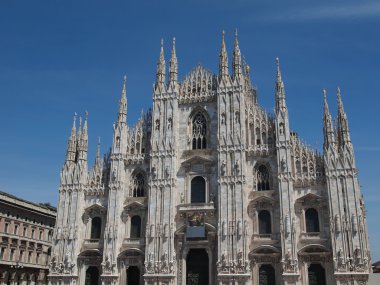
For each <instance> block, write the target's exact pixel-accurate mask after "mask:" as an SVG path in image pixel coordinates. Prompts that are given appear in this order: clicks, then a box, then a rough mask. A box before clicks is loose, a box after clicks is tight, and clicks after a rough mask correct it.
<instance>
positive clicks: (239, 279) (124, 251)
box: [49, 34, 370, 285]
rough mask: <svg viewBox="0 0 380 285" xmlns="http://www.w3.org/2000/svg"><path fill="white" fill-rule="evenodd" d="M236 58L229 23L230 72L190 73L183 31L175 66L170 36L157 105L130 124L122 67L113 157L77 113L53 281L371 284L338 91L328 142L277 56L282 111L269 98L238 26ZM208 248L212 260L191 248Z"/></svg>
mask: <svg viewBox="0 0 380 285" xmlns="http://www.w3.org/2000/svg"><path fill="white" fill-rule="evenodd" d="M231 67H232V72H230V71H229V68H230V65H229V63H228V56H227V51H226V45H225V40H224V34H223V39H222V46H221V50H220V54H219V73H218V74H217V75H215V74H213V73H211V72H210V71H209V70H207V69H206V68H204V67H203V66H201V65H198V66H196V67H195V68H194V69H193V70H192V71H190V73H188V75H187V76H186V77H185V79H184V80H183V81H179V80H178V61H177V56H176V50H175V40H173V46H172V51H171V57H170V61H169V68H168V76H167V74H166V62H165V56H164V47H163V44H162V45H161V51H160V56H159V60H158V63H157V72H156V82H155V85H154V90H153V106H152V109H150V110H149V111H148V112H145V113H142V114H141V118H140V119H139V121H138V122H137V124H136V125H135V126H133V127H130V126H128V125H127V123H126V121H127V120H126V119H127V91H126V90H127V87H126V79H124V83H123V88H122V94H121V99H120V102H119V111H118V116H117V122H116V123H115V124H114V127H113V130H114V132H113V144H112V148H111V150H110V152H109V153H106V154H105V155H104V157H103V158H101V156H100V147H99V146H98V151H97V155H96V160H95V164H94V166H93V168H92V169H90V170H89V169H88V162H87V146H88V134H87V132H88V131H87V121H88V120H87V114H86V118H85V120H84V123H83V125H82V121H81V119H79V126H77V124H76V116H74V123H73V127H72V131H71V134H70V137H69V141H68V145H67V154H66V160H65V163H64V166H63V169H62V172H61V183H60V187H59V205H58V216H57V222H56V226H55V229H54V236H53V238H54V244H53V253H52V258H51V262H50V274H49V283H50V284H51V285H55V284H81V285H82V284H91V282H98V283H102V284H115V285H116V284H123V285H124V284H127V282H129V283H132V284H160V285H163V284H166V285H168V284H173V285H174V284H180V285H182V284H183V285H184V284H197V282H199V280H201V279H202V278H204V280H208V284H210V285H216V284H219V285H222V284H223V285H224V284H259V282H260V284H294V285H301V284H313V283H312V282H313V280H314V279H315V278H320V276H322V275H323V274H322V273H321V272H324V274H325V277H323V279H324V281H325V284H350V285H354V284H355V285H359V284H367V279H368V274H369V272H370V266H369V264H370V252H369V247H368V235H367V224H366V214H365V207H364V202H363V197H362V195H361V192H360V186H359V184H358V177H357V169H356V166H355V156H354V150H353V146H352V144H351V140H350V132H349V128H348V121H347V116H346V113H345V111H344V108H343V103H342V100H341V94H340V91H339V90H338V92H337V97H338V112H337V113H338V115H337V120H336V124H334V123H333V122H335V121H333V119H332V116H331V114H330V111H329V109H328V104H327V98H326V92H325V91H323V95H324V100H325V101H324V114H323V133H324V146H323V150H324V152H323V154H319V153H318V152H317V151H316V150H313V149H311V148H310V147H308V146H307V145H306V144H304V143H303V142H302V141H301V140H300V139H299V138H298V135H297V134H296V133H295V132H292V131H291V128H290V123H289V117H288V109H287V106H286V99H285V89H284V82H283V80H282V76H281V72H280V64H279V61H278V60H277V74H276V79H275V81H276V83H275V103H276V107H275V110H274V113H273V114H271V113H268V112H266V111H265V110H264V109H263V108H262V107H260V105H259V103H258V98H257V91H256V88H255V87H254V85H253V84H252V83H251V78H250V68H249V66H248V64H246V63H245V62H244V61H243V60H242V56H241V52H240V48H239V43H238V37H237V34H236V36H235V42H234V51H233V57H232V64H231ZM289 96H292V95H291V94H290V95H289ZM315 131H317V132H319V131H320V130H315ZM190 256H191V257H190ZM198 256H203V257H204V258H202V261H200V262H202V264H203V265H202V266H203V267H202V268H200V269H199V268H198V267H197V265H196V262H195V263H194V262H192V261H190V259H191V258H194V259H195V260H197V258H198ZM199 260H201V259H199ZM197 268H198V269H197ZM190 269H191V270H190ZM197 270H198V271H197ZM313 274H314V275H313ZM98 275H99V276H98ZM260 276H261V277H260ZM268 276H270V277H268ZM318 276H319V277H318ZM91 278H92V279H91ZM132 278H135V279H133V280H134V281H131V280H132ZM136 278H137V279H136ZM313 278H314V279H313ZM260 279H261V280H260ZM94 280H95V281H94ZM136 280H137V281H136ZM315 280H317V279H315ZM133 282H134V283H133ZM265 282H266V283H265ZM273 282H274V283H273ZM315 282H322V283H323V281H315ZM206 283H207V281H206ZM322 283H318V284H322ZM202 284H204V283H202ZM314 284H317V283H314Z"/></svg>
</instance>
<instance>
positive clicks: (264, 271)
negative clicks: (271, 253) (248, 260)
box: [259, 264, 276, 285]
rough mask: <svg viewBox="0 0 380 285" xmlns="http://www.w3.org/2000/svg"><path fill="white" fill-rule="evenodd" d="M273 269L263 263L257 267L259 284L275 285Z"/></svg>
mask: <svg viewBox="0 0 380 285" xmlns="http://www.w3.org/2000/svg"><path fill="white" fill-rule="evenodd" d="M275 276H276V275H275V271H274V268H273V266H272V265H270V264H263V265H261V266H260V269H259V284H260V285H276V279H275Z"/></svg>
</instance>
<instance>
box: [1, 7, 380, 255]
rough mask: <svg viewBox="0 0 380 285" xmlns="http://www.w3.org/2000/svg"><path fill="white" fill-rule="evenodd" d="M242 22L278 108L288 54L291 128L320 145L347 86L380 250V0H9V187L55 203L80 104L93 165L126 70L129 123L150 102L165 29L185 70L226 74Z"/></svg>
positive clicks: (375, 248)
mask: <svg viewBox="0 0 380 285" xmlns="http://www.w3.org/2000/svg"><path fill="white" fill-rule="evenodd" d="M264 2H265V3H264ZM235 28H238V30H239V40H240V48H241V50H242V53H243V54H244V56H245V58H246V61H247V62H248V63H249V64H250V66H251V70H252V73H251V77H252V80H253V82H254V84H255V85H256V86H257V88H258V92H259V101H260V104H261V105H263V106H264V107H265V108H266V109H267V110H269V111H270V110H272V109H273V107H274V81H275V58H276V57H277V56H278V57H280V60H281V66H282V73H283V78H284V81H285V88H286V94H287V104H288V107H289V113H290V124H291V128H292V129H293V130H294V131H297V132H298V133H299V135H300V136H301V137H302V138H303V139H304V140H305V141H306V142H307V143H309V144H310V145H311V146H313V147H315V148H318V149H321V146H322V143H323V136H322V123H321V118H322V108H323V106H322V105H323V98H322V95H321V89H322V88H324V87H325V88H327V92H328V93H327V94H328V99H329V102H330V110H331V111H333V113H334V114H335V113H336V95H335V93H336V88H337V86H338V85H339V86H340V88H341V90H342V97H343V102H344V106H345V109H346V112H347V114H348V119H349V125H350V129H351V137H352V141H353V143H354V146H355V152H356V162H357V167H358V169H359V178H360V183H361V185H362V192H363V194H364V197H365V201H366V206H367V211H368V215H367V219H368V226H369V232H370V241H371V246H372V254H373V259H374V260H378V259H380V222H379V219H378V217H379V216H380V207H378V205H379V203H380V195H379V194H378V191H379V187H378V183H376V181H377V180H376V178H378V177H379V166H378V162H379V161H380V132H379V131H380V128H379V125H378V123H379V119H378V116H379V104H380V99H379V97H380V94H379V87H378V85H379V84H378V83H379V79H378V78H379V74H380V56H379V46H380V2H378V1H352V0H349V1H347V0H345V1H321V0H320V1H296V0H295V1H248V0H237V1H220V0H207V1H201V0H192V1H191V0H184V1H126V0H125V1H117V0H115V1H95V0H92V1H70V0H65V1H64V0H61V1H57V0H35V1H26V0H25V1H17V0H14V1H10V0H4V1H1V2H0V98H1V103H0V131H1V140H0V190H2V191H6V192H10V193H13V194H15V195H17V196H20V197H23V198H26V199H30V200H32V201H36V202H42V201H50V202H51V203H53V204H55V203H56V202H57V198H58V190H57V188H58V183H59V171H60V169H61V167H62V164H63V161H64V156H65V149H66V143H67V138H68V135H69V132H70V127H71V121H72V115H73V113H74V112H78V113H79V114H81V115H84V112H85V111H86V110H87V111H88V112H89V135H90V142H89V150H90V154H89V160H90V163H92V161H93V159H94V154H95V149H96V142H97V137H98V136H100V137H101V140H102V151H103V152H104V151H106V149H107V148H108V147H109V146H110V144H111V139H112V124H113V122H114V121H115V119H116V112H117V102H118V99H119V96H120V91H121V83H122V77H123V75H124V74H127V76H128V82H127V93H128V103H129V110H128V111H129V113H128V121H129V123H131V124H132V123H134V122H136V120H137V118H138V115H139V113H140V111H141V108H144V109H147V108H149V107H150V105H151V96H152V84H153V81H154V78H155V69H156V61H157V58H158V54H159V46H160V38H161V37H163V38H164V40H165V51H166V56H167V58H168V56H169V54H170V48H171V38H172V37H173V36H175V37H176V39H177V41H176V42H177V56H178V60H179V76H180V78H183V77H184V76H185V74H186V73H187V72H189V71H190V70H191V69H192V68H193V67H194V66H195V65H196V64H198V63H202V64H203V65H205V66H206V67H207V68H209V69H211V70H212V71H213V72H215V73H216V72H217V65H218V53H219V48H220V40H221V31H222V30H223V29H224V30H225V31H226V41H227V47H228V50H229V56H230V58H231V55H232V51H231V50H232V47H233V34H234V29H235Z"/></svg>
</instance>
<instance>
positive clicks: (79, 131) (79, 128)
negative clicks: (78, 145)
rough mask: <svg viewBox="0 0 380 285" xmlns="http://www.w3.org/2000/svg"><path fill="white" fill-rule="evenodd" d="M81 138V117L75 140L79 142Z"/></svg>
mask: <svg viewBox="0 0 380 285" xmlns="http://www.w3.org/2000/svg"><path fill="white" fill-rule="evenodd" d="M81 137H82V117H81V116H80V117H79V126H78V133H77V140H78V141H79V140H80V139H81Z"/></svg>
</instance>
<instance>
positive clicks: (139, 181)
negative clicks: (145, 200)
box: [132, 173, 145, 197]
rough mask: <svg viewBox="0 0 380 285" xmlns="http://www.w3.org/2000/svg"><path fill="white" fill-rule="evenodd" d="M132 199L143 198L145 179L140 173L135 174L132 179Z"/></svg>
mask: <svg viewBox="0 0 380 285" xmlns="http://www.w3.org/2000/svg"><path fill="white" fill-rule="evenodd" d="M132 187H133V193H132V195H133V197H144V195H145V193H144V192H145V191H144V189H145V178H144V175H143V174H142V173H137V174H136V175H135V176H134V177H133V186H132Z"/></svg>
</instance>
